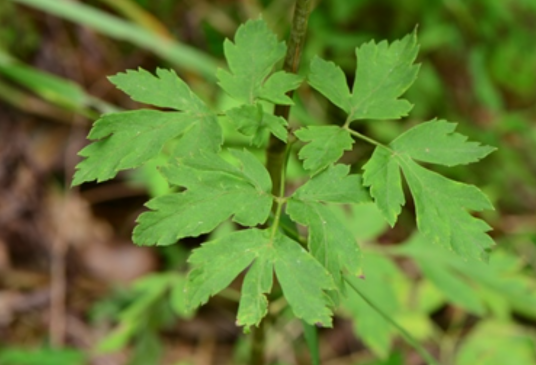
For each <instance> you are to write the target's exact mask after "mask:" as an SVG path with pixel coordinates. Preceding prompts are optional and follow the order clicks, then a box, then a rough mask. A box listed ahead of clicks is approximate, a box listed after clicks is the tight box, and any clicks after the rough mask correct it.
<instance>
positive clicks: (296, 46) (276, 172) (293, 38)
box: [250, 0, 312, 365]
mask: <svg viewBox="0 0 536 365" xmlns="http://www.w3.org/2000/svg"><path fill="white" fill-rule="evenodd" d="M311 2H312V0H296V5H295V8H294V15H293V20H292V28H291V30H290V37H289V40H288V43H287V54H286V56H285V63H284V64H283V70H284V71H286V72H290V73H297V72H298V68H299V66H300V58H301V52H302V49H303V44H304V42H305V34H306V31H307V21H308V19H309V12H310V8H311ZM293 94H294V93H293V91H290V92H288V93H287V95H288V96H289V97H290V98H292V95H293ZM289 114H290V106H288V105H276V106H275V110H274V115H276V116H278V117H283V118H284V119H285V120H286V121H288V117H289ZM288 148H289V144H288V141H287V143H285V142H283V141H281V140H279V139H278V138H277V137H275V136H274V135H272V134H271V135H270V140H269V142H268V147H267V149H266V168H267V170H268V172H269V173H270V177H271V179H272V194H273V195H274V196H277V197H279V198H283V197H284V193H285V189H284V184H285V182H284V179H285V170H286V162H287V158H288V153H287V152H288ZM282 204H283V202H282V201H281V199H276V201H275V202H274V204H273V206H272V212H273V213H274V215H278V214H280V211H281V205H282ZM277 223H278V222H275V221H274V224H277ZM274 229H277V227H274ZM265 327H266V325H265V321H262V322H261V323H260V325H259V327H253V329H252V344H251V357H250V364H252V365H264V364H265V342H266V341H265V331H266V328H265Z"/></svg>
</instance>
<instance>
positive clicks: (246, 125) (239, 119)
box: [226, 104, 288, 147]
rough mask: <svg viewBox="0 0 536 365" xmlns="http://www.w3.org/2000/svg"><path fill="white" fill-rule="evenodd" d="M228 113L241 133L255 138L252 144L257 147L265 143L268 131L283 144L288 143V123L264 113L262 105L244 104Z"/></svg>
mask: <svg viewBox="0 0 536 365" xmlns="http://www.w3.org/2000/svg"><path fill="white" fill-rule="evenodd" d="M226 113H227V116H228V117H229V120H230V121H231V123H232V124H233V125H234V126H235V127H236V129H237V130H238V131H239V132H240V133H242V134H244V135H246V136H251V137H253V140H252V143H253V144H254V145H256V146H257V147H259V146H261V145H262V143H263V142H264V137H265V136H266V132H267V131H269V132H271V133H273V134H274V135H275V136H276V137H277V138H279V139H280V140H282V141H283V142H286V141H287V134H288V132H287V128H286V126H287V121H286V120H285V119H284V118H281V117H276V116H275V115H273V114H269V113H265V112H263V109H262V106H261V105H260V104H256V105H248V104H244V105H241V106H239V107H236V108H233V109H230V110H228V111H227V112H226Z"/></svg>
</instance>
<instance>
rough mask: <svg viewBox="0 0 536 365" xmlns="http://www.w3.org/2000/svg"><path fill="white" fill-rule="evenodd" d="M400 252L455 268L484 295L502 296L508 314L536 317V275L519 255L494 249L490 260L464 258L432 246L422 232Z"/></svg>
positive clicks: (451, 269) (488, 303)
mask: <svg viewBox="0 0 536 365" xmlns="http://www.w3.org/2000/svg"><path fill="white" fill-rule="evenodd" d="M396 253H398V254H402V255H404V256H409V257H412V258H414V259H416V260H417V261H418V262H421V261H425V262H427V263H430V264H431V265H433V266H434V267H438V268H440V269H441V270H442V271H443V272H454V273H456V274H458V275H461V276H463V277H466V278H468V279H470V281H471V283H472V284H473V285H477V290H476V292H477V293H478V294H479V295H480V297H481V298H482V299H488V298H489V294H492V295H493V297H494V298H500V299H502V301H503V302H502V303H501V306H505V307H506V309H507V310H506V312H507V313H508V315H509V313H510V312H514V311H516V312H518V313H523V315H525V316H527V317H529V318H536V293H535V292H534V288H533V287H531V285H530V280H531V279H532V277H531V276H530V274H525V273H524V271H523V267H524V265H525V263H524V262H523V261H522V260H520V259H519V258H518V257H515V256H513V255H511V254H507V253H505V252H503V251H501V250H494V251H493V253H492V254H491V257H490V260H489V263H484V262H478V261H471V262H467V261H462V260H460V259H459V257H458V256H457V255H456V254H455V253H454V252H452V251H450V250H447V249H445V248H443V247H441V246H434V245H432V246H430V245H429V240H428V239H427V238H426V237H425V236H423V235H421V234H419V235H416V236H415V237H414V238H413V239H411V240H410V242H408V243H407V244H404V245H401V246H400V247H398V248H397V249H396ZM512 262H513V265H512V264H511V263H512ZM505 263H506V264H505ZM512 266H514V267H512ZM492 300H493V298H492ZM486 302H487V303H486V304H487V306H488V307H491V306H492V305H493V303H490V302H489V300H486ZM506 317H507V318H509V316H506Z"/></svg>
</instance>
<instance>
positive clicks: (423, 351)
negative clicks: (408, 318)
mask: <svg viewBox="0 0 536 365" xmlns="http://www.w3.org/2000/svg"><path fill="white" fill-rule="evenodd" d="M344 280H345V281H346V283H347V284H348V285H350V287H351V288H352V289H353V290H354V291H355V292H356V293H357V295H359V296H360V297H361V298H362V299H363V300H364V301H365V302H366V303H367V304H368V305H370V306H371V307H372V309H374V310H375V311H376V312H378V314H379V315H381V316H382V317H383V318H384V319H385V320H386V321H387V322H389V323H390V324H391V325H392V326H393V327H395V328H396V329H397V330H398V331H399V332H400V333H401V334H402V337H404V339H405V340H406V342H407V343H408V344H409V345H410V346H411V347H413V348H414V349H415V350H416V351H417V352H418V353H419V355H421V357H422V358H423V359H424V360H425V361H426V362H427V363H428V364H429V365H439V363H438V362H437V361H436V360H435V359H434V357H433V356H432V355H430V353H429V352H428V351H427V350H426V349H425V348H424V347H422V346H421V344H420V343H419V342H418V341H417V340H416V339H415V338H413V336H412V335H411V334H410V333H409V332H408V331H406V329H405V328H404V327H402V326H401V325H399V324H398V323H396V322H395V321H394V320H393V319H392V318H391V317H390V316H389V315H387V313H385V312H384V311H383V310H382V309H381V308H380V307H378V306H377V305H376V304H375V303H374V302H372V301H371V300H370V299H369V298H368V297H367V296H366V295H365V294H364V293H363V292H362V291H361V290H359V289H358V288H357V286H355V284H354V283H352V281H351V280H349V279H348V278H347V277H345V278H344Z"/></svg>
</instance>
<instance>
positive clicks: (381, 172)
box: [363, 148, 406, 227]
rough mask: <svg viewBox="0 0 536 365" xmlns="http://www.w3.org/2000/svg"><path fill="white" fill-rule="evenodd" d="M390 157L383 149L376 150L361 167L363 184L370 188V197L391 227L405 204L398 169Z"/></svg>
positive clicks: (390, 154) (395, 162)
mask: <svg viewBox="0 0 536 365" xmlns="http://www.w3.org/2000/svg"><path fill="white" fill-rule="evenodd" d="M392 155H393V154H392V153H391V152H389V151H388V150H386V149H384V148H376V149H375V150H374V153H373V154H372V157H371V158H370V160H368V161H367V163H366V164H365V166H363V170H365V172H364V174H363V181H364V184H365V186H370V195H371V196H372V197H373V198H374V201H375V202H376V204H377V205H378V208H379V209H380V211H381V212H382V213H383V215H384V217H385V219H386V220H387V222H388V223H389V225H391V227H393V226H394V225H395V223H396V220H397V218H398V215H399V214H400V212H401V210H402V205H404V204H405V203H406V199H405V198H404V191H403V190H402V188H401V187H402V177H401V176H400V167H399V165H398V163H397V161H396V160H395V159H393V158H392V157H393V156H392Z"/></svg>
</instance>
